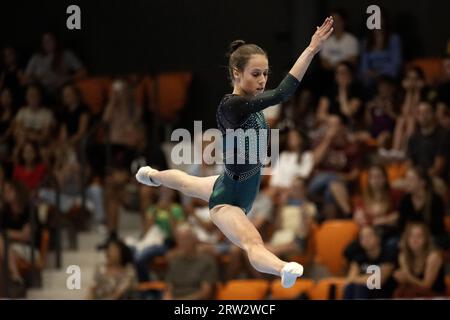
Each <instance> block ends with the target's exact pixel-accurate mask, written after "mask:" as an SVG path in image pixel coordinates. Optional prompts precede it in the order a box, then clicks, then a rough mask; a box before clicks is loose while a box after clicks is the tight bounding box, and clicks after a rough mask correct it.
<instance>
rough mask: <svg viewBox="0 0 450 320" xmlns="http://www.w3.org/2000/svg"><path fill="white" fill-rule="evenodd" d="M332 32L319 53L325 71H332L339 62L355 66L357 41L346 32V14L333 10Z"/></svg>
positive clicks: (357, 49)
mask: <svg viewBox="0 0 450 320" xmlns="http://www.w3.org/2000/svg"><path fill="white" fill-rule="evenodd" d="M331 15H332V16H333V21H334V24H333V28H334V32H333V34H332V35H331V36H330V38H329V39H328V40H327V41H326V42H325V43H324V46H323V48H322V50H321V51H320V53H319V55H320V61H321V63H322V67H323V68H324V69H326V70H334V69H335V68H336V67H337V65H338V64H339V63H341V62H350V63H352V64H353V65H356V61H357V59H358V51H359V48H358V40H357V39H356V37H355V36H354V35H352V34H351V33H350V32H347V31H346V22H347V14H346V13H345V12H344V11H342V10H333V11H332V12H331Z"/></svg>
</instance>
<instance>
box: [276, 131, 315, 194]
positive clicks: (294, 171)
mask: <svg viewBox="0 0 450 320" xmlns="http://www.w3.org/2000/svg"><path fill="white" fill-rule="evenodd" d="M313 167H314V155H313V152H312V151H309V150H305V140H304V138H303V137H302V135H301V133H300V131H298V130H297V129H295V128H292V129H290V130H289V132H288V134H287V150H285V151H283V152H281V154H280V157H279V159H278V161H277V162H276V163H275V167H274V169H273V172H272V178H271V180H270V186H271V187H274V188H277V189H278V188H281V189H284V188H289V187H290V186H291V185H292V182H293V181H294V179H295V178H296V177H301V178H303V179H307V178H308V177H309V175H310V174H311V171H312V169H313Z"/></svg>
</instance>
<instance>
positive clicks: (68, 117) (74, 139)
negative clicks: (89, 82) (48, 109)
mask: <svg viewBox="0 0 450 320" xmlns="http://www.w3.org/2000/svg"><path fill="white" fill-rule="evenodd" d="M62 104H63V108H62V112H61V114H60V118H59V124H60V131H59V137H60V140H61V143H63V144H67V143H68V144H70V145H72V146H73V147H76V148H77V147H79V143H80V141H81V139H82V138H83V137H84V136H85V134H86V132H87V129H88V126H89V110H88V108H87V107H86V106H85V105H84V104H83V103H82V102H81V95H80V92H79V90H78V88H77V87H76V86H74V85H73V84H67V85H65V86H64V87H63V90H62Z"/></svg>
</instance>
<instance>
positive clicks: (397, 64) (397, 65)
mask: <svg viewBox="0 0 450 320" xmlns="http://www.w3.org/2000/svg"><path fill="white" fill-rule="evenodd" d="M401 67H402V42H401V39H400V37H399V35H398V34H395V33H392V31H391V29H390V25H389V21H388V20H387V19H386V15H385V11H382V15H381V28H380V29H372V30H368V34H367V37H366V38H365V39H364V40H363V42H362V52H361V62H360V70H359V74H360V76H361V78H362V80H363V82H364V84H365V86H366V87H369V88H370V87H374V86H375V84H376V83H377V80H378V79H379V78H380V77H381V76H388V77H390V78H393V79H397V77H398V76H399V72H400V69H401Z"/></svg>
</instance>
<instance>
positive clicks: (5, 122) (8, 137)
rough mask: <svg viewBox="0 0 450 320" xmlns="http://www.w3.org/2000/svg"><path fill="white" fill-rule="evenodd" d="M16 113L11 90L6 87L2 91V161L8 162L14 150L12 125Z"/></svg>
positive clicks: (0, 159)
mask: <svg viewBox="0 0 450 320" xmlns="http://www.w3.org/2000/svg"><path fill="white" fill-rule="evenodd" d="M16 111H17V110H16V108H15V105H14V100H13V95H12V92H11V90H10V89H9V88H8V87H4V88H3V89H1V91H0V161H6V160H7V159H8V158H9V156H10V154H11V153H12V150H13V139H12V129H13V126H12V125H11V124H12V123H13V120H14V117H15V115H16Z"/></svg>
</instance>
